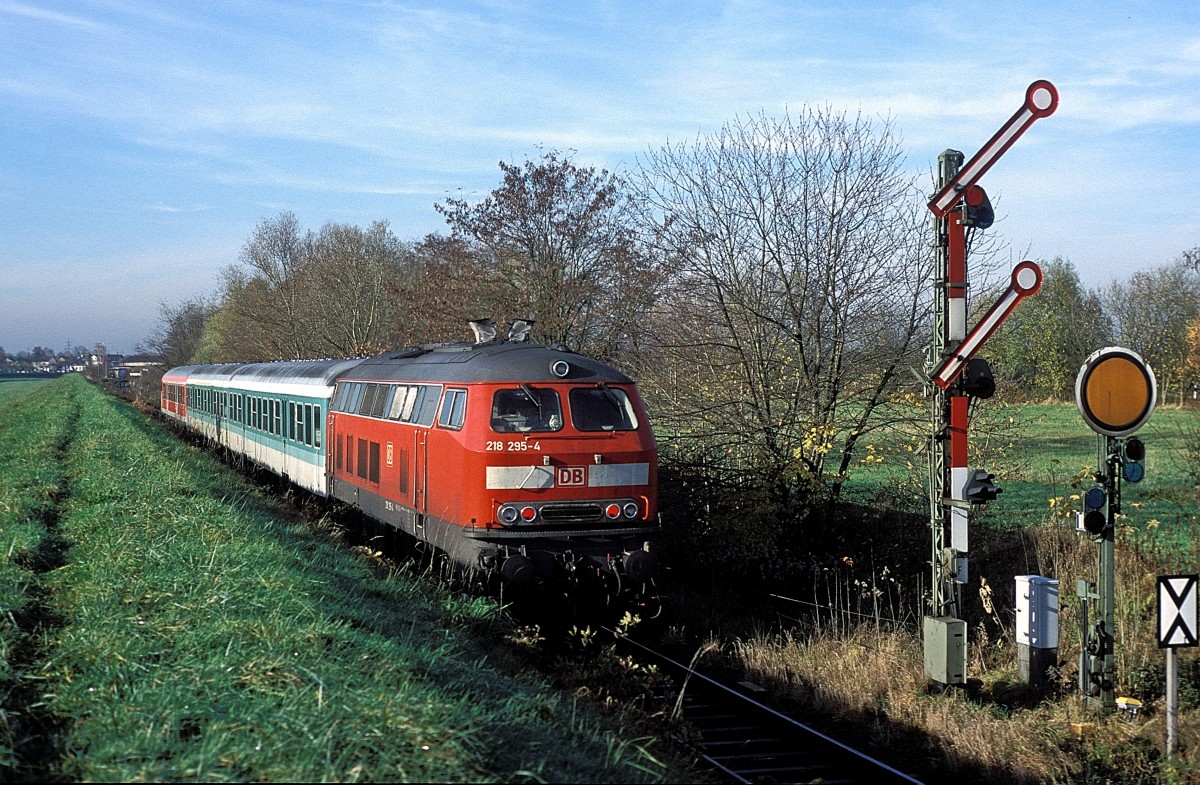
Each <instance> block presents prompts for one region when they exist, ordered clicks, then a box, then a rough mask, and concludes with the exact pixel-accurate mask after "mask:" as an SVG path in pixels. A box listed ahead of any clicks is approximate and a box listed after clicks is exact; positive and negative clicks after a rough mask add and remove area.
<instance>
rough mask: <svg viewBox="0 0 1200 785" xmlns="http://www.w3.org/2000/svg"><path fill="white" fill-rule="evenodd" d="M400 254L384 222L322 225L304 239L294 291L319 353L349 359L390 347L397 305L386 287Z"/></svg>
mask: <svg viewBox="0 0 1200 785" xmlns="http://www.w3.org/2000/svg"><path fill="white" fill-rule="evenodd" d="M406 254H407V249H406V248H405V247H404V245H403V244H402V243H401V242H400V241H399V240H398V239H397V238H396V236H395V235H394V234H392V231H391V229H389V228H388V224H387V222H386V221H376V222H375V223H373V224H371V226H370V228H368V229H366V230H363V229H361V228H359V227H357V226H349V225H345V224H326V225H325V226H324V227H323V228H322V229H321V231H320V233H319V234H317V235H316V236H315V237H310V238H309V240H308V242H307V247H306V251H305V255H306V262H305V266H304V269H303V272H302V274H301V276H300V277H301V280H302V283H303V286H302V287H300V290H301V299H302V301H303V302H304V303H305V306H306V308H305V312H306V318H305V321H306V322H307V323H308V325H309V329H310V330H312V332H313V333H314V335H313V336H312V337H313V338H315V339H316V340H317V344H318V345H317V347H316V348H317V350H318V351H319V352H320V353H321V354H323V355H332V356H347V357H353V356H362V355H367V354H377V353H379V352H382V351H385V350H387V349H389V348H391V347H392V344H393V341H394V338H395V328H396V310H397V303H396V301H395V299H394V297H393V296H392V294H391V291H394V289H395V286H396V283H397V281H398V280H399V278H400V276H401V274H402V265H403V263H404V259H405V256H406Z"/></svg>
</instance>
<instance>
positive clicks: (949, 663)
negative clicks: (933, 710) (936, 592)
mask: <svg viewBox="0 0 1200 785" xmlns="http://www.w3.org/2000/svg"><path fill="white" fill-rule="evenodd" d="M924 626H925V675H926V676H928V677H929V678H930V679H932V680H933V681H936V682H940V683H941V684H966V682H967V623H966V622H965V621H963V620H962V619H956V618H954V617H953V616H926V617H925V625H924Z"/></svg>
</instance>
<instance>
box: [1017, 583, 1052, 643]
mask: <svg viewBox="0 0 1200 785" xmlns="http://www.w3.org/2000/svg"><path fill="white" fill-rule="evenodd" d="M1016 583H1017V586H1016V591H1017V643H1023V644H1025V645H1027V646H1032V647H1033V648H1035V649H1057V648H1058V581H1056V580H1054V579H1053V578H1044V577H1042V576H1041V575H1018V576H1016Z"/></svg>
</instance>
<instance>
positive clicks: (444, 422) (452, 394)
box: [438, 390, 467, 431]
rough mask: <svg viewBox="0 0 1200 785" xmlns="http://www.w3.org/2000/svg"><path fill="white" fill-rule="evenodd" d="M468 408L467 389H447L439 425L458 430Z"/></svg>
mask: <svg viewBox="0 0 1200 785" xmlns="http://www.w3.org/2000/svg"><path fill="white" fill-rule="evenodd" d="M466 410H467V391H466V390H446V394H445V395H444V396H442V411H441V414H440V415H438V425H439V426H441V427H442V428H451V429H453V430H456V431H457V430H459V429H461V428H462V426H463V419H464V415H465V414H466Z"/></svg>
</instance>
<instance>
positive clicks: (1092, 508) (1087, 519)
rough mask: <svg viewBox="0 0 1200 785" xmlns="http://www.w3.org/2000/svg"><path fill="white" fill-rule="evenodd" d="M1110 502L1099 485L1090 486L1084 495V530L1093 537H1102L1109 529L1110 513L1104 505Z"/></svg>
mask: <svg viewBox="0 0 1200 785" xmlns="http://www.w3.org/2000/svg"><path fill="white" fill-rule="evenodd" d="M1107 503H1108V495H1107V494H1105V493H1104V489H1103V488H1100V487H1099V486H1097V487H1095V488H1090V489H1089V490H1088V492H1087V493H1085V494H1084V495H1083V530H1084V531H1086V532H1087V533H1088V534H1090V535H1091V536H1092V537H1096V538H1102V537H1103V536H1104V532H1105V530H1107V529H1108V515H1106V514H1105V509H1104V506H1105V505H1106V504H1107Z"/></svg>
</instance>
